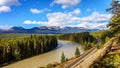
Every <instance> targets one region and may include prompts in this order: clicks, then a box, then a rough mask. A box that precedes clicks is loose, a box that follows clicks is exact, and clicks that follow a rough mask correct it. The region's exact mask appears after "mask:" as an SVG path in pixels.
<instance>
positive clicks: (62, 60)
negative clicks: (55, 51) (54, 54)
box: [61, 52, 66, 63]
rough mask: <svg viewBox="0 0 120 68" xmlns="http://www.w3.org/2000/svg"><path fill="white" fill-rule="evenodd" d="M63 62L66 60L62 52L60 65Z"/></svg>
mask: <svg viewBox="0 0 120 68" xmlns="http://www.w3.org/2000/svg"><path fill="white" fill-rule="evenodd" d="M65 61H66V58H65V55H64V52H62V56H61V63H63V62H65Z"/></svg>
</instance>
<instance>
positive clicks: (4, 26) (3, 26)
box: [0, 25, 12, 30]
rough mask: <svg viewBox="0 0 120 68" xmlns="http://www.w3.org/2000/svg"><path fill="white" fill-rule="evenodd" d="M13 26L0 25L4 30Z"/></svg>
mask: <svg viewBox="0 0 120 68" xmlns="http://www.w3.org/2000/svg"><path fill="white" fill-rule="evenodd" d="M11 27H12V26H9V25H0V29H2V30H8V29H10V28H11Z"/></svg>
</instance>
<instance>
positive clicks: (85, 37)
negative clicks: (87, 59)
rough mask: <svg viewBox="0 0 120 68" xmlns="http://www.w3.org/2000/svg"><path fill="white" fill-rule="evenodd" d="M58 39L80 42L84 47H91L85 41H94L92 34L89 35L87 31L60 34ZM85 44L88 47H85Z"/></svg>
mask: <svg viewBox="0 0 120 68" xmlns="http://www.w3.org/2000/svg"><path fill="white" fill-rule="evenodd" d="M58 39H62V40H70V41H73V42H77V43H80V44H82V45H83V46H84V47H85V49H90V48H92V47H93V46H91V45H86V43H87V44H89V43H90V44H91V43H96V39H95V38H94V37H93V36H92V35H90V34H89V32H82V33H71V34H61V35H59V36H58ZM88 42H89V43H88ZM87 46H89V47H88V48H87Z"/></svg>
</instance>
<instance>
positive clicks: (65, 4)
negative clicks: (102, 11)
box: [51, 0, 80, 9]
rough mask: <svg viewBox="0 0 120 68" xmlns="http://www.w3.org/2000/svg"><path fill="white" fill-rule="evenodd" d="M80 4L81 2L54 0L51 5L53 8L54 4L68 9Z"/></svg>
mask: <svg viewBox="0 0 120 68" xmlns="http://www.w3.org/2000/svg"><path fill="white" fill-rule="evenodd" d="M79 3H80V0H54V1H53V2H52V3H51V5H52V6H53V5H54V4H61V5H62V8H63V9H65V8H68V7H72V6H75V5H77V4H79Z"/></svg>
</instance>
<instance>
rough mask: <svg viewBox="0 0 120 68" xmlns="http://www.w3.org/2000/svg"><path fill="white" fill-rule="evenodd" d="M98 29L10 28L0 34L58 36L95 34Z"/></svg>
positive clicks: (0, 30)
mask: <svg viewBox="0 0 120 68" xmlns="http://www.w3.org/2000/svg"><path fill="white" fill-rule="evenodd" d="M95 31H99V29H86V28H83V27H63V28H60V27H58V26H41V27H33V28H30V29H25V28H23V27H16V26H15V27H12V28H10V29H8V30H3V29H0V33H38V34H60V33H77V32H95Z"/></svg>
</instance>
